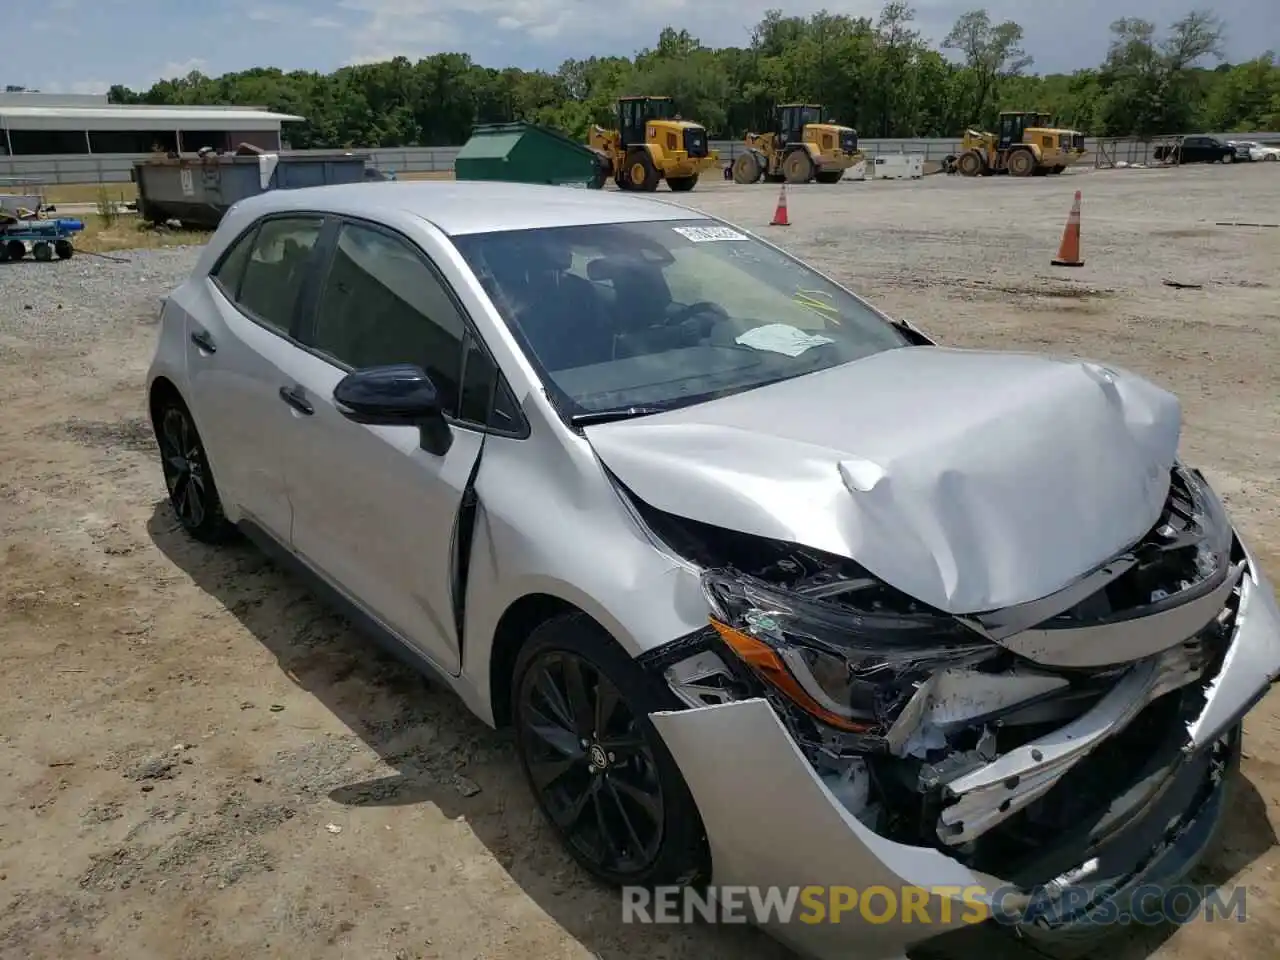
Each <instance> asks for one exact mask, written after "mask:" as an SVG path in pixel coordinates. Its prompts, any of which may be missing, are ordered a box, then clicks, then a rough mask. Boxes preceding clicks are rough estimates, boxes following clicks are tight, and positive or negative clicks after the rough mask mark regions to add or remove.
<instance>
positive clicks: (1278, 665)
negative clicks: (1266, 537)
mask: <svg viewBox="0 0 1280 960" xmlns="http://www.w3.org/2000/svg"><path fill="white" fill-rule="evenodd" d="M1240 545H1241V546H1242V547H1243V548H1244V552H1245V559H1246V560H1247V561H1248V569H1247V570H1246V571H1245V574H1244V578H1243V580H1242V583H1241V593H1240V609H1239V610H1238V611H1237V612H1236V632H1235V637H1234V638H1233V640H1232V643H1231V647H1230V648H1229V649H1228V650H1227V655H1226V659H1225V660H1224V662H1223V664H1222V669H1220V670H1219V671H1218V675H1217V676H1216V677H1214V679H1213V681H1212V682H1211V683H1210V684H1209V688H1208V690H1206V691H1205V705H1204V709H1203V710H1201V711H1200V716H1198V717H1197V718H1196V719H1195V722H1194V723H1192V724H1191V727H1190V729H1189V731H1188V732H1189V733H1190V735H1191V744H1192V748H1193V749H1198V748H1200V747H1204V746H1206V745H1208V744H1210V743H1212V742H1213V741H1214V740H1216V739H1217V738H1218V737H1219V736H1221V735H1222V732H1223V731H1224V730H1226V729H1227V727H1228V726H1230V725H1231V724H1233V723H1235V722H1236V721H1238V720H1239V719H1240V713H1241V712H1242V711H1243V710H1245V709H1246V708H1248V707H1251V706H1252V705H1253V704H1254V703H1255V702H1256V700H1257V698H1258V697H1259V696H1260V695H1262V694H1263V693H1265V692H1266V690H1267V688H1268V687H1269V686H1270V685H1271V684H1272V683H1273V682H1274V681H1275V680H1276V678H1277V677H1280V608H1278V607H1277V605H1276V596H1275V591H1274V590H1273V589H1272V586H1271V584H1270V582H1268V580H1267V577H1266V575H1265V574H1264V573H1263V572H1262V567H1261V566H1259V565H1258V561H1257V559H1256V558H1255V557H1254V555H1253V553H1252V552H1251V551H1250V550H1249V547H1248V545H1247V544H1246V543H1244V540H1243V538H1241V540H1240Z"/></svg>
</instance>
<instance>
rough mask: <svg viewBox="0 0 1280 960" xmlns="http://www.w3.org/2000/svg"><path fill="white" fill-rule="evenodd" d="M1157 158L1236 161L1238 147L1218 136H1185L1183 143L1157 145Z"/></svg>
mask: <svg viewBox="0 0 1280 960" xmlns="http://www.w3.org/2000/svg"><path fill="white" fill-rule="evenodd" d="M1155 158H1156V159H1157V160H1169V161H1172V162H1175V163H1218V162H1219V161H1221V162H1223V163H1234V162H1235V159H1236V148H1235V147H1233V146H1231V144H1229V143H1223V142H1222V141H1221V140H1219V139H1218V138H1217V137H1183V138H1182V142H1181V143H1175V144H1172V145H1169V146H1162V147H1156V152H1155Z"/></svg>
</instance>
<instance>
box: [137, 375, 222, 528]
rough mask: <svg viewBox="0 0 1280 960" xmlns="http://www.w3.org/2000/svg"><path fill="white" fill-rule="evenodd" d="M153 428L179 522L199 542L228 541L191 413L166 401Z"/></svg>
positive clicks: (177, 402)
mask: <svg viewBox="0 0 1280 960" xmlns="http://www.w3.org/2000/svg"><path fill="white" fill-rule="evenodd" d="M154 426H155V431H156V442H157V443H158V444H159V446H160V466H161V469H162V470H163V471H164V483H165V487H166V488H167V489H168V491H169V504H170V505H171V506H172V507H173V512H174V514H175V515H176V516H177V518H178V522H179V523H180V524H182V528H183V529H184V530H186V531H187V533H189V534H191V536H193V537H195V539H197V540H201V541H203V542H205V543H218V542H221V541H222V540H225V539H226V538H227V536H228V535H229V534H230V533H231V532H232V530H233V527H232V525H231V523H230V522H229V521H228V520H227V518H226V516H225V515H224V514H223V512H222V501H221V499H219V497H218V488H217V486H216V485H215V484H214V482H213V471H212V470H211V469H210V468H209V458H208V456H207V455H206V454H205V449H204V443H203V441H202V440H201V439H200V434H199V432H198V431H197V430H196V425H195V422H194V421H193V420H192V419H191V412H190V411H189V410H188V409H187V408H186V406H185V405H184V404H183V403H182V401H181V400H179V399H177V398H176V397H169V398H166V399H164V400H162V401H161V402H160V404H159V407H158V409H157V410H156V414H155V423H154Z"/></svg>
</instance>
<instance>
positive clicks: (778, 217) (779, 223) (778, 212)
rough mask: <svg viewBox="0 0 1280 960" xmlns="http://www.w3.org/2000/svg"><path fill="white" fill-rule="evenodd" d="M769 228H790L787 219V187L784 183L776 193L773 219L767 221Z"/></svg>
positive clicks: (789, 222)
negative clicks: (775, 207) (776, 204)
mask: <svg viewBox="0 0 1280 960" xmlns="http://www.w3.org/2000/svg"><path fill="white" fill-rule="evenodd" d="M769 226H771V227H789V226H791V221H790V220H788V219H787V185H786V184H785V183H784V184H783V185H782V189H781V190H780V191H778V206H777V209H775V210H774V211H773V219H772V220H770V221H769Z"/></svg>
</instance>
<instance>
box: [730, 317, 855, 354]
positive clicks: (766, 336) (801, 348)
mask: <svg viewBox="0 0 1280 960" xmlns="http://www.w3.org/2000/svg"><path fill="white" fill-rule="evenodd" d="M737 342H738V343H740V344H742V345H743V346H744V347H751V348H752V349H753V350H768V351H770V352H772V353H781V354H783V355H784V356H788V357H798V356H800V354H802V353H804V352H805V351H806V350H810V349H812V348H814V347H820V346H822V345H823V344H824V343H835V341H834V340H832V339H831V338H830V337H824V336H822V334H820V333H806V332H805V331H803V330H801V329H800V328H798V327H793V326H791V325H790V324H788V323H766V324H765V325H764V326H762V327H753V328H751V329H750V330H748V331H747V332H746V333H743V334H740V335H739V336H738V338H737Z"/></svg>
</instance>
